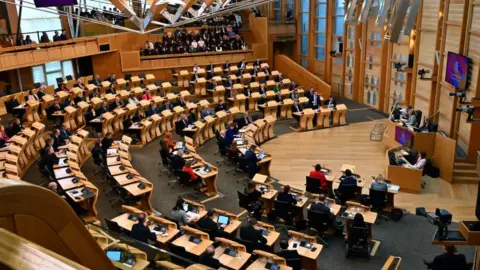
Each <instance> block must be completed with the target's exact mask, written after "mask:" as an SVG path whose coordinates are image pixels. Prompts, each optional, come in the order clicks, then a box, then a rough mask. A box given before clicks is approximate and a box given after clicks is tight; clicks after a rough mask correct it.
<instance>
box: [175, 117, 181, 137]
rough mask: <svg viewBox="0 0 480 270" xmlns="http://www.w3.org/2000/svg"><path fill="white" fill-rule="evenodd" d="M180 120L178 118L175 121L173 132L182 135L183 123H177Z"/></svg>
mask: <svg viewBox="0 0 480 270" xmlns="http://www.w3.org/2000/svg"><path fill="white" fill-rule="evenodd" d="M180 122H181V120H178V121H176V122H175V133H177V134H178V135H182V134H183V125H180V124H179V123H180Z"/></svg>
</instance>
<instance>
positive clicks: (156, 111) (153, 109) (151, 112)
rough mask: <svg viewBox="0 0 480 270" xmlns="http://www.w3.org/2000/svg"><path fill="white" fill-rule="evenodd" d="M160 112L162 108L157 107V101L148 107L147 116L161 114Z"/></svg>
mask: <svg viewBox="0 0 480 270" xmlns="http://www.w3.org/2000/svg"><path fill="white" fill-rule="evenodd" d="M159 113H160V110H159V109H158V108H157V105H156V104H155V103H152V105H151V106H150V109H148V111H147V117H148V116H152V115H154V114H159Z"/></svg>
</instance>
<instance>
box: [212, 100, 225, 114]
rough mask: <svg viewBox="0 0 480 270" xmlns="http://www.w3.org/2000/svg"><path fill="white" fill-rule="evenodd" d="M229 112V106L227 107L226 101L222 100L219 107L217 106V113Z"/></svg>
mask: <svg viewBox="0 0 480 270" xmlns="http://www.w3.org/2000/svg"><path fill="white" fill-rule="evenodd" d="M226 110H227V106H225V101H224V100H221V101H220V102H219V103H218V104H217V106H215V112H219V111H226Z"/></svg>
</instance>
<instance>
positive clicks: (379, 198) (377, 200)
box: [369, 189, 387, 209]
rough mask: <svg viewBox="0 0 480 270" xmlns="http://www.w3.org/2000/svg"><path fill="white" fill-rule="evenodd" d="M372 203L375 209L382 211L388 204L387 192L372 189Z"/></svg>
mask: <svg viewBox="0 0 480 270" xmlns="http://www.w3.org/2000/svg"><path fill="white" fill-rule="evenodd" d="M369 195H370V203H371V204H372V206H373V208H377V209H381V208H383V207H385V205H386V204H387V191H379V190H375V189H370V194H369Z"/></svg>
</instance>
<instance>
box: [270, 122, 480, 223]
mask: <svg viewBox="0 0 480 270" xmlns="http://www.w3.org/2000/svg"><path fill="white" fill-rule="evenodd" d="M375 123H376V121H371V122H363V123H356V124H351V125H348V126H344V127H336V128H329V129H321V130H315V131H309V132H301V133H296V132H292V133H288V134H285V135H281V136H279V137H278V138H275V139H273V140H271V141H269V142H267V143H265V144H263V145H262V148H263V149H264V150H265V151H266V152H267V153H270V154H272V156H273V161H272V165H271V168H270V171H271V175H272V177H274V178H276V179H278V180H279V181H280V182H281V183H282V184H288V185H290V186H292V187H296V188H300V189H305V186H304V184H305V176H306V175H308V173H309V172H310V171H311V170H312V169H313V168H312V166H313V165H314V164H316V163H320V164H321V165H322V166H325V167H327V168H329V169H331V170H332V172H333V174H334V175H336V176H337V177H339V176H341V172H340V167H341V165H342V164H344V163H346V164H351V165H356V173H358V174H360V175H361V176H362V177H363V176H364V177H370V176H374V175H377V174H379V173H381V174H385V167H386V166H385V165H386V161H385V151H386V149H385V147H384V145H383V143H382V142H376V141H370V131H371V130H372V128H373V126H374V125H375ZM424 181H425V182H426V183H427V185H426V187H425V189H423V190H422V193H421V194H409V193H402V192H401V193H399V194H397V195H396V196H395V205H396V206H397V207H400V208H406V209H408V210H409V211H411V212H412V213H413V214H415V208H416V207H425V208H426V209H427V211H434V210H435V208H436V207H439V208H443V209H447V210H448V211H450V212H451V213H452V214H453V218H454V219H455V220H456V221H458V220H471V219H474V220H476V219H475V213H474V211H475V203H476V196H477V185H472V184H453V185H450V184H449V183H447V182H445V181H443V180H441V179H439V178H437V179H432V178H430V177H424Z"/></svg>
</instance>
